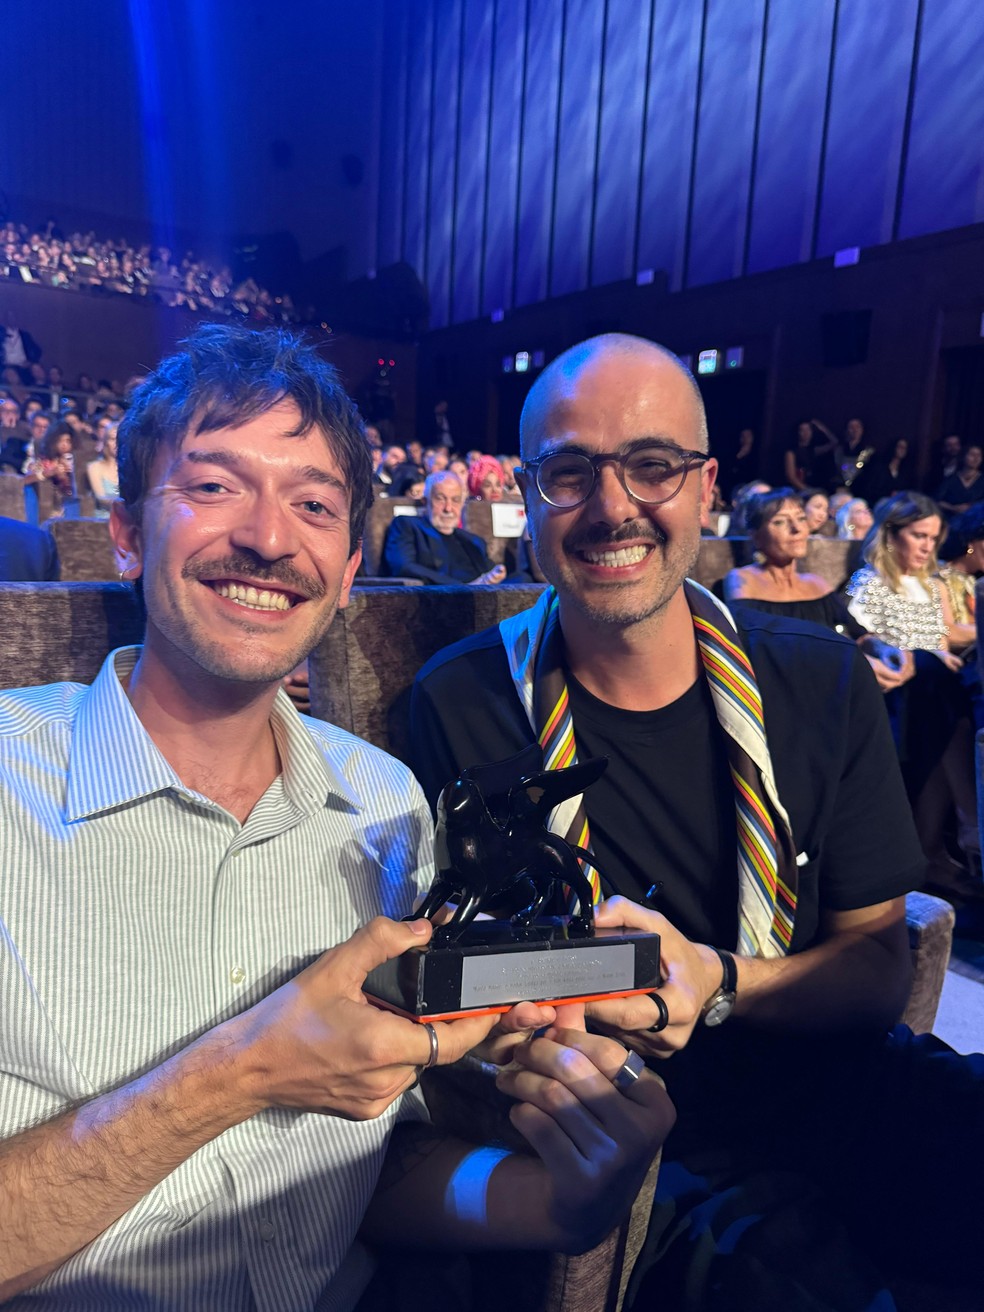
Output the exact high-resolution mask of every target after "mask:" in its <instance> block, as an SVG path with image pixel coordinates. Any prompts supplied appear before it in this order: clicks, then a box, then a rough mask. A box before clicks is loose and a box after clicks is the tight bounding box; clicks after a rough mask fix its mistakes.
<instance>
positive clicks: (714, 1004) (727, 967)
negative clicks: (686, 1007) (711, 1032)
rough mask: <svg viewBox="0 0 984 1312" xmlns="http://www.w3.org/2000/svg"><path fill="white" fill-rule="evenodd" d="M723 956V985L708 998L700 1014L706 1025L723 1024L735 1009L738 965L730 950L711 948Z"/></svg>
mask: <svg viewBox="0 0 984 1312" xmlns="http://www.w3.org/2000/svg"><path fill="white" fill-rule="evenodd" d="M711 951H712V952H716V953H717V954H718V956H719V957H720V958H721V968H722V971H723V974H722V978H721V986H720V988H718V989H716V990H715V992H714V993H712V994H711V996H710V997H709V998H708V999H707V1001H706V1002H705V1003H704V1005H703V1007H701V1010H700V1014H701V1016H702V1017H703V1020H704V1024H705V1025H722V1024H723V1023H724V1022H725V1021H726V1020H727V1019H728V1017H729V1016H730V1015H731V1013H732V1012H733V1011H734V1009H735V990H736V989H737V987H738V967H737V966H736V965H735V959H734V957H733V956H732V955H731V953H730V952H724V951H722V949H721V948H715V947H712V948H711Z"/></svg>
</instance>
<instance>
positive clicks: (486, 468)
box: [468, 455, 503, 501]
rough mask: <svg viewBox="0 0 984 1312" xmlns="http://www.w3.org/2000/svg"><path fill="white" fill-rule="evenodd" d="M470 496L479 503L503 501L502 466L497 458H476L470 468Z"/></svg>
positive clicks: (481, 456)
mask: <svg viewBox="0 0 984 1312" xmlns="http://www.w3.org/2000/svg"><path fill="white" fill-rule="evenodd" d="M468 494H469V496H472V497H474V498H475V499H476V500H477V501H501V500H502V498H503V490H502V466H501V465H500V464H499V462H498V460H496V458H495V456H483V455H479V456H476V457H475V459H474V460H473V461H472V463H471V465H470V466H469V468H468Z"/></svg>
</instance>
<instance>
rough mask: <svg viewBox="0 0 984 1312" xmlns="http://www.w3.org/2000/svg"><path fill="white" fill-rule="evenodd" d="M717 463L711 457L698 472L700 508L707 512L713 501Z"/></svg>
mask: <svg viewBox="0 0 984 1312" xmlns="http://www.w3.org/2000/svg"><path fill="white" fill-rule="evenodd" d="M717 475H718V462H717V461H716V460H715V459H714V457H713V456H711V458H710V460H705V461H704V463H703V465H702V466H701V470H700V508H701V510H702V511H704V512H707V511H709V510H710V508H711V504H712V502H713V500H714V484H715V483H716V482H717Z"/></svg>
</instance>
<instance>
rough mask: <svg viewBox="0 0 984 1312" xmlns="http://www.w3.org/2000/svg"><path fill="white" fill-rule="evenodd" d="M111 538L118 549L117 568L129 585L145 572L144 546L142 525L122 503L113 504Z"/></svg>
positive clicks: (110, 515)
mask: <svg viewBox="0 0 984 1312" xmlns="http://www.w3.org/2000/svg"><path fill="white" fill-rule="evenodd" d="M109 536H110V537H111V538H112V539H113V546H114V547H115V548H116V567H117V569H118V570H119V571H120V577H121V578H122V577H124V576H125V577H126V581H127V582H128V583H132V582H133V580H134V579H136V578H139V577H140V574H141V572H142V570H143V546H142V543H141V535H140V525H139V524H138V523H137V521H136V520H135V519H134V517H133V514H132V512H131V511H129V510H128V509H127V508H126V506H125V505H124V504H123V502H122V501H119V500H116V501H114V502H113V504H112V506H111V507H110V511H109Z"/></svg>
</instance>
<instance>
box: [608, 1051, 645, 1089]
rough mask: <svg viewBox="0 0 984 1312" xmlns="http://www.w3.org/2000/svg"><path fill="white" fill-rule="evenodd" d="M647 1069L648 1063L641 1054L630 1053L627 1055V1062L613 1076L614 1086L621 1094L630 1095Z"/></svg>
mask: <svg viewBox="0 0 984 1312" xmlns="http://www.w3.org/2000/svg"><path fill="white" fill-rule="evenodd" d="M645 1069H646V1063H645V1062H644V1061H643V1060H642V1058H641V1057H640V1056H639V1054H638V1053H637V1052H632V1051H629V1052H627V1053H626V1054H625V1061H623V1062H622V1064H621V1066H620V1067H619V1068H618V1070H617V1071H616V1072H615V1074H614V1075H613V1076H612V1084H614V1085H615V1088H616V1089H618V1091H619V1093H628V1091H629V1090H630V1089H631V1088H632V1086H633V1084H635V1082H636V1080H637V1079H638V1078H639V1076H640V1075H641V1074H642V1072H643V1071H644V1070H645Z"/></svg>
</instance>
